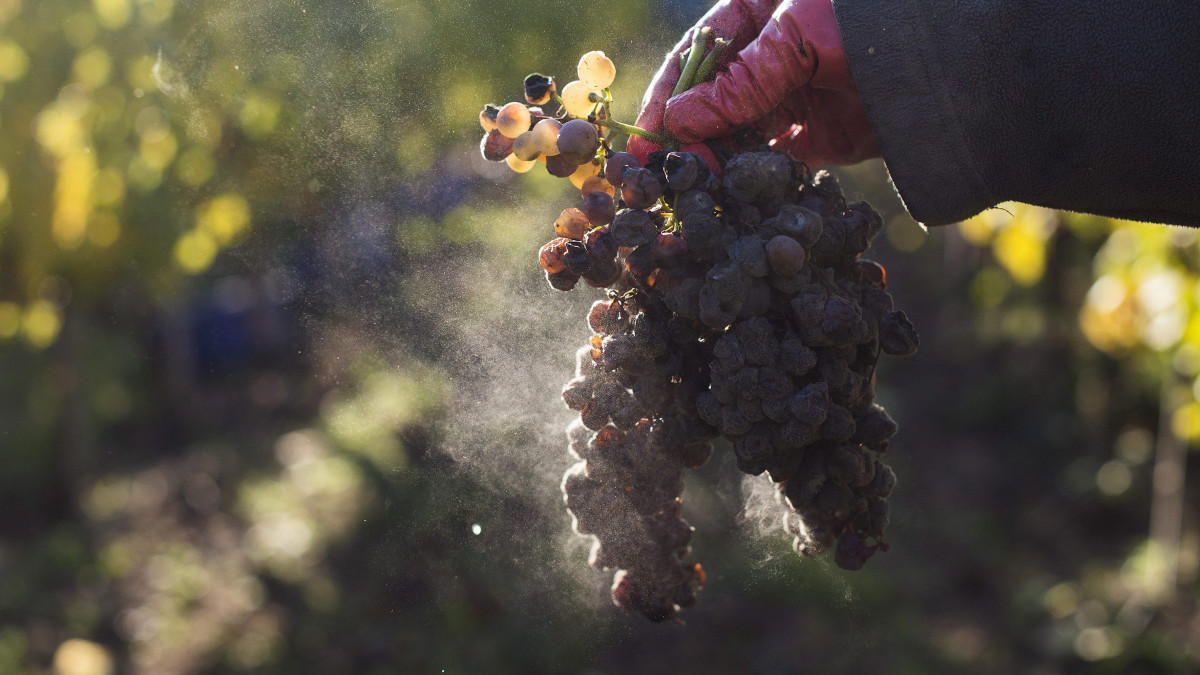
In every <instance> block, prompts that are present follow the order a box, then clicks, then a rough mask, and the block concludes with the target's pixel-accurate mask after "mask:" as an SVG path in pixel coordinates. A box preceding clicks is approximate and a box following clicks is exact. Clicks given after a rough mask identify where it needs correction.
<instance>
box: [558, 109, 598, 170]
mask: <svg viewBox="0 0 1200 675" xmlns="http://www.w3.org/2000/svg"><path fill="white" fill-rule="evenodd" d="M556 143H557V145H558V152H559V154H561V155H562V156H563V157H565V158H567V159H569V160H571V161H573V162H575V163H576V164H583V163H584V162H586V161H588V160H590V159H591V158H592V157H593V156H595V154H596V148H597V147H598V146H599V145H600V134H599V133H597V132H596V127H595V126H594V125H593V124H592V123H591V122H587V121H584V120H571V121H569V122H567V123H566V124H564V125H562V128H561V129H559V130H558V137H557V138H556Z"/></svg>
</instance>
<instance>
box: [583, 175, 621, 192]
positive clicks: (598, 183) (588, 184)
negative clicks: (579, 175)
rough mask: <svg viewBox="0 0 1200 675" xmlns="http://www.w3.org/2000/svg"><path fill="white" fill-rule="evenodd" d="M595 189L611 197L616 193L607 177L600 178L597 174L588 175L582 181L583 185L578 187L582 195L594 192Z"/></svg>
mask: <svg viewBox="0 0 1200 675" xmlns="http://www.w3.org/2000/svg"><path fill="white" fill-rule="evenodd" d="M597 190H599V191H600V192H605V193H607V194H608V196H609V197H612V196H613V195H615V194H616V193H617V191H616V189H615V188H614V187H613V185H612V183H609V182H608V180H607V179H605V178H601V177H600V176H598V175H597V176H589V177H588V179H587V180H585V181H583V186H582V187H580V188H579V191H580V192H581V193H583V196H584V197H586V196H588V195H589V194H591V193H593V192H596V191H597Z"/></svg>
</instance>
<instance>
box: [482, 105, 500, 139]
mask: <svg viewBox="0 0 1200 675" xmlns="http://www.w3.org/2000/svg"><path fill="white" fill-rule="evenodd" d="M499 112H500V109H499V108H497V107H496V106H494V105H492V104H491V103H489V104H487V105H485V106H483V110H480V111H479V126H481V127H483V130H484V131H485V132H486V131H491V130H493V129H495V128H496V115H497V114H498V113H499Z"/></svg>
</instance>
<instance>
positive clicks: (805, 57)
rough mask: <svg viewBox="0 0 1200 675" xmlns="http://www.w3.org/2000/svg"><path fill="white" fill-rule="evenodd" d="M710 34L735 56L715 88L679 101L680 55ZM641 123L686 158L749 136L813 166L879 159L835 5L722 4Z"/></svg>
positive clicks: (823, 0)
mask: <svg viewBox="0 0 1200 675" xmlns="http://www.w3.org/2000/svg"><path fill="white" fill-rule="evenodd" d="M702 26H711V27H712V28H713V33H714V35H715V36H717V37H722V38H725V39H726V40H729V41H730V43H731V44H730V46H729V49H727V50H726V52H725V56H723V57H722V59H721V62H719V63H718V65H717V69H716V72H717V76H716V77H715V78H714V79H713V81H711V82H704V83H701V84H698V85H696V86H695V87H692V88H691V89H690V90H688V91H686V92H684V93H682V94H680V95H679V96H676V97H674V98H671V92H672V90H673V89H674V88H675V84H676V82H678V81H679V76H680V71H681V68H680V65H679V55H680V54H681V53H683V51H685V50H686V49H687V48H688V47H689V46H690V45H691V44H692V35H693V33H695V31H697V30H699V29H700V28H701V27H702ZM637 125H638V126H640V127H643V128H646V129H649V130H652V131H666V132H667V133H669V134H671V135H672V136H674V137H675V138H677V139H679V141H680V142H681V143H682V144H684V147H683V148H682V149H685V150H689V149H695V148H691V147H687V144H695V143H698V142H700V141H705V140H709V139H722V138H726V137H728V136H730V135H731V134H733V133H734V132H735V131H740V130H748V131H749V132H750V134H751V137H752V138H754V139H755V140H756V141H758V142H760V143H768V142H769V143H771V145H772V147H774V148H775V149H777V150H780V151H782V152H786V153H788V154H789V155H791V156H793V157H795V158H796V159H798V160H800V161H803V162H805V163H807V164H808V165H809V166H811V167H814V168H815V167H817V166H820V165H822V164H853V163H855V162H860V161H862V160H864V159H869V158H871V157H878V156H879V146H878V144H877V143H876V141H875V136H874V134H872V133H871V128H870V126H869V125H868V123H867V114H866V111H865V110H864V109H863V105H862V101H861V100H860V99H859V96H858V91H857V90H856V89H855V87H854V81H853V80H852V79H851V77H850V66H849V63H848V62H847V60H846V53H845V49H844V48H843V47H842V38H841V35H840V34H839V33H838V28H837V23H836V21H835V20H834V15H833V4H832V2H831V0H782V1H781V0H722V1H721V2H719V3H718V4H717V5H716V6H715V7H713V8H712V9H711V10H709V12H708V13H707V14H705V15H704V17H703V18H702V19H700V21H698V22H697V23H696V25H695V26H693V27H692V28H691V29H690V30H689V31H688V32H687V33H686V34H685V35H684V36H683V39H682V40H681V41H680V42H679V44H677V45H675V48H674V49H673V50H672V52H671V53H670V54H669V55H668V56H667V59H666V61H665V62H664V63H663V66H662V67H661V68H660V69H659V71H658V74H656V75H655V76H654V80H653V82H651V84H650V88H649V89H648V90H647V91H646V96H645V98H644V99H643V100H642V111H641V113H640V114H639V115H638V119H637ZM628 147H629V151H630V152H632V153H633V154H635V155H637V156H638V157H639V159H640V160H641V161H642V162H643V163H644V162H645V159H646V157H647V156H648V155H649V154H650V153H651V152H654V151H656V150H659V149H661V146H658V145H656V144H654V143H651V142H649V141H646V140H645V139H642V138H638V137H631V138H630V139H629V146H628ZM705 154H708V153H705ZM711 163H712V162H710V164H711Z"/></svg>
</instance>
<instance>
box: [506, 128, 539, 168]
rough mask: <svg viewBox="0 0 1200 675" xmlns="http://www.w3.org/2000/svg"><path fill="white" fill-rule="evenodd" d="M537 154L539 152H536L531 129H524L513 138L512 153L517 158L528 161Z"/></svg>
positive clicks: (533, 158) (535, 157)
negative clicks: (524, 130)
mask: <svg viewBox="0 0 1200 675" xmlns="http://www.w3.org/2000/svg"><path fill="white" fill-rule="evenodd" d="M539 154H541V153H540V152H538V148H537V144H536V143H535V142H534V138H533V132H532V131H526V132H525V133H523V134H521V135H520V136H517V137H516V138H514V139H513V155H514V156H516V158H517V159H520V160H524V161H526V162H529V161H532V160H535V159H537V156H538V155H539Z"/></svg>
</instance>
